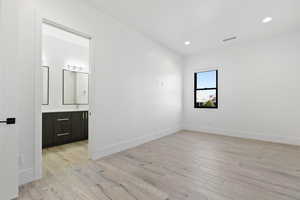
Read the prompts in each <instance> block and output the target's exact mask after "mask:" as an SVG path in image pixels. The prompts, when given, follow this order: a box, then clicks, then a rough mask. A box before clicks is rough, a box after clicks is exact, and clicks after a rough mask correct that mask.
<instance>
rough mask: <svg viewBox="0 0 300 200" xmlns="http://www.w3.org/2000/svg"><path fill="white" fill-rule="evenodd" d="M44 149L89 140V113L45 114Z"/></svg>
mask: <svg viewBox="0 0 300 200" xmlns="http://www.w3.org/2000/svg"><path fill="white" fill-rule="evenodd" d="M42 138H43V148H46V147H51V146H56V145H62V144H67V143H70V142H76V141H80V140H86V139H88V111H76V112H75V111H74V112H57V113H43V137H42Z"/></svg>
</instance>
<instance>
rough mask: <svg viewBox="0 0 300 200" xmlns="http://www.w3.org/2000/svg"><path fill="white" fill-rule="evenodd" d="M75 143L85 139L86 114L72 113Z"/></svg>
mask: <svg viewBox="0 0 300 200" xmlns="http://www.w3.org/2000/svg"><path fill="white" fill-rule="evenodd" d="M72 133H73V141H79V140H83V139H84V112H73V113H72Z"/></svg>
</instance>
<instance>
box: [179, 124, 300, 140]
mask: <svg viewBox="0 0 300 200" xmlns="http://www.w3.org/2000/svg"><path fill="white" fill-rule="evenodd" d="M184 130H187V131H196V132H204V133H212V134H217V135H225V136H231V137H239V138H246V139H255V140H261V141H266V142H274V143H282V144H291V145H300V138H295V137H287V136H284V135H270V134H267V133H262V132H261V133H258V132H249V131H236V130H225V129H219V128H212V127H195V126H192V125H184Z"/></svg>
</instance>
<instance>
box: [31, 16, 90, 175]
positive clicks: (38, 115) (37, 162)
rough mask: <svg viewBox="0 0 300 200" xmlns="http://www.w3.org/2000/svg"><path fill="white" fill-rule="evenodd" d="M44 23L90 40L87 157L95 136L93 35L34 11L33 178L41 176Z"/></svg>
mask: <svg viewBox="0 0 300 200" xmlns="http://www.w3.org/2000/svg"><path fill="white" fill-rule="evenodd" d="M43 23H46V24H49V25H52V26H55V27H57V28H60V29H62V30H64V31H67V32H70V33H73V34H76V35H79V36H81V37H84V38H87V39H89V40H90V50H89V51H90V52H89V54H90V55H89V69H90V74H89V121H88V124H89V140H88V157H89V159H91V158H92V152H93V149H95V145H94V143H93V142H92V141H93V139H94V138H95V133H96V132H95V122H94V121H95V119H94V111H95V109H94V108H95V101H94V99H95V98H94V95H95V79H94V74H95V62H94V61H95V59H94V55H95V37H93V35H92V34H86V33H84V32H81V31H78V30H76V29H73V28H70V27H68V26H65V25H62V24H60V23H57V22H55V21H54V20H50V19H49V18H47V17H44V16H42V15H40V14H39V13H38V12H37V11H36V12H35V30H34V32H35V38H36V39H35V44H36V47H35V63H36V64H35V134H34V144H35V147H34V178H33V179H34V180H38V179H41V178H42V159H43V157H42V87H41V84H42V78H41V76H40V67H41V66H42V24H43Z"/></svg>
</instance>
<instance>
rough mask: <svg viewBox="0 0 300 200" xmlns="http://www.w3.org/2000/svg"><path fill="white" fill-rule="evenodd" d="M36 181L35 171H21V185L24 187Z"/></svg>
mask: <svg viewBox="0 0 300 200" xmlns="http://www.w3.org/2000/svg"><path fill="white" fill-rule="evenodd" d="M34 180H35V177H34V170H33V169H32V168H30V169H23V170H20V171H19V185H24V184H26V183H30V182H32V181H34Z"/></svg>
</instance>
